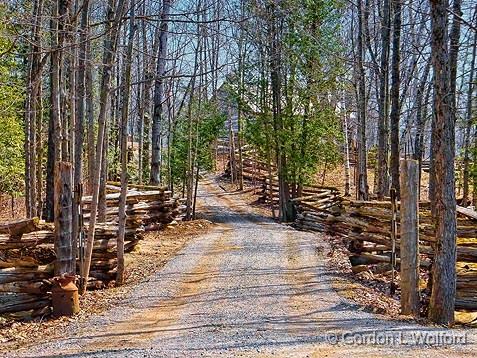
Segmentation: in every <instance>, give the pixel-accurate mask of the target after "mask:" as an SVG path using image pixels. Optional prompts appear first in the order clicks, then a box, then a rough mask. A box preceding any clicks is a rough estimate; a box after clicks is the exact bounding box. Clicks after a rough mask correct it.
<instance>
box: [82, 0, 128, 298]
mask: <svg viewBox="0 0 477 358" xmlns="http://www.w3.org/2000/svg"><path fill="white" fill-rule="evenodd" d="M124 3H125V0H119V2H118V5H117V7H116V9H114V0H109V3H108V15H107V23H106V31H105V32H106V33H107V35H106V39H105V41H104V53H103V71H102V72H103V73H102V80H101V93H100V110H99V117H98V138H97V141H96V163H101V162H102V159H103V158H102V157H103V144H104V143H103V142H104V134H105V128H106V110H107V108H108V106H109V97H110V86H111V70H112V67H113V61H114V57H115V52H116V45H117V40H118V39H117V37H118V33H119V30H120V24H121V18H122V14H123V8H124ZM100 176H101V165H96V167H95V169H94V176H93V199H92V201H91V209H90V219H89V227H88V238H87V242H86V250H85V260H84V264H83V267H82V285H81V292H82V293H84V292H85V291H86V284H87V282H88V277H89V269H90V266H91V258H92V254H93V244H94V234H95V227H96V214H97V210H98V197H99V181H100Z"/></svg>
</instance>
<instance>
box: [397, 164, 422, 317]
mask: <svg viewBox="0 0 477 358" xmlns="http://www.w3.org/2000/svg"><path fill="white" fill-rule="evenodd" d="M400 165H401V175H400V176H401V187H400V188H401V206H400V215H401V225H400V231H401V247H400V254H401V313H402V314H404V315H413V316H415V317H416V316H418V315H419V309H420V307H419V241H418V240H419V197H418V195H419V194H418V193H419V163H418V161H417V160H413V159H401V163H400Z"/></svg>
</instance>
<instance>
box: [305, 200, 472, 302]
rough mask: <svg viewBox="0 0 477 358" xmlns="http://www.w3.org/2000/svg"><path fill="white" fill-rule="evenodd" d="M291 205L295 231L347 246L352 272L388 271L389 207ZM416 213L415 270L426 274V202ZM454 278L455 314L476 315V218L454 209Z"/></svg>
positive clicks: (429, 252) (430, 235)
mask: <svg viewBox="0 0 477 358" xmlns="http://www.w3.org/2000/svg"><path fill="white" fill-rule="evenodd" d="M333 201H334V204H332V202H333ZM295 203H296V208H297V212H298V214H297V218H296V222H295V224H296V226H297V227H298V228H300V229H303V230H311V231H320V232H324V233H327V234H330V235H334V236H339V237H342V238H343V239H344V240H345V242H346V244H347V245H348V250H349V252H350V257H349V259H350V262H351V265H352V267H353V271H354V272H361V271H365V270H369V271H373V270H375V271H374V272H377V271H376V270H378V269H379V270H380V271H387V270H390V262H391V245H392V243H391V217H392V211H391V203H390V202H382V201H352V200H343V199H341V198H339V196H335V197H333V198H332V199H331V198H330V201H329V202H328V204H327V205H326V206H323V205H322V204H321V203H319V202H317V201H312V200H309V199H307V198H298V199H296V200H295ZM419 209H420V210H419V252H420V255H421V258H420V266H421V271H422V272H423V274H426V272H427V271H428V270H429V268H430V267H431V263H432V257H433V254H434V250H433V244H434V243H435V235H434V228H433V221H432V218H431V214H430V210H429V209H430V203H429V202H421V203H420V207H419ZM398 210H399V205H398ZM397 225H398V230H397V239H396V250H397V261H396V262H397V264H399V245H400V235H399V232H400V227H399V212H398V213H397ZM383 265H384V266H383ZM457 273H458V274H457V297H456V309H459V310H471V311H475V310H477V214H476V213H475V212H474V211H473V210H469V209H464V208H460V207H458V218H457ZM423 276H428V275H423Z"/></svg>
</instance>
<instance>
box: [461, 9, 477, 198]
mask: <svg viewBox="0 0 477 358" xmlns="http://www.w3.org/2000/svg"><path fill="white" fill-rule="evenodd" d="M476 14H477V6H476V7H475V11H474V17H475V15H476ZM476 53H477V31H475V32H474V40H473V43H472V60H471V64H470V74H469V84H468V88H467V108H466V115H465V142H464V179H463V187H464V188H463V195H462V205H463V206H467V205H468V204H469V166H470V137H471V129H472V105H473V99H474V98H473V93H474V88H475V83H474V75H475V58H476Z"/></svg>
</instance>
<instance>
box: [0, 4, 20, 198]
mask: <svg viewBox="0 0 477 358" xmlns="http://www.w3.org/2000/svg"><path fill="white" fill-rule="evenodd" d="M5 18H6V10H5V8H4V7H2V6H1V5H0V192H2V193H10V194H14V193H18V192H20V191H21V190H22V186H23V176H24V161H23V137H24V134H23V128H22V114H23V103H24V93H23V90H22V86H23V81H22V79H21V70H22V68H21V65H20V64H19V61H18V58H16V56H15V53H14V48H13V42H12V40H11V39H10V35H11V33H10V29H9V28H8V27H7V25H6V23H7V21H5Z"/></svg>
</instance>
